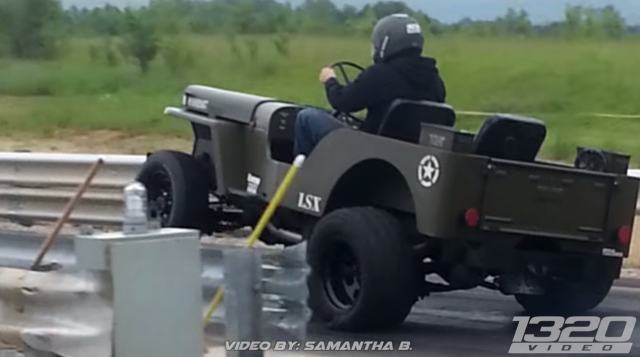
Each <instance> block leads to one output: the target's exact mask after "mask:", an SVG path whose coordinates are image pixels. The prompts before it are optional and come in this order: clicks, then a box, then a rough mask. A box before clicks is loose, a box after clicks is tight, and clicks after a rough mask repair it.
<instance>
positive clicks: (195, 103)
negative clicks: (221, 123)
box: [182, 85, 274, 124]
mask: <svg viewBox="0 0 640 357" xmlns="http://www.w3.org/2000/svg"><path fill="white" fill-rule="evenodd" d="M272 100H274V99H273V98H269V97H262V96H258V95H253V94H246V93H240V92H234V91H229V90H225V89H220V88H211V87H205V86H198V85H191V86H188V87H187V88H186V89H185V91H184V97H183V100H182V105H183V106H184V107H189V108H191V109H192V110H196V111H198V112H201V113H207V114H209V117H211V118H224V119H227V120H231V121H234V122H238V123H242V124H249V123H250V122H251V120H252V119H253V118H252V117H253V110H254V108H255V107H256V106H257V105H258V104H259V103H261V102H265V101H272Z"/></svg>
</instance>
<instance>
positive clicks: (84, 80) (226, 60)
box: [0, 36, 640, 163]
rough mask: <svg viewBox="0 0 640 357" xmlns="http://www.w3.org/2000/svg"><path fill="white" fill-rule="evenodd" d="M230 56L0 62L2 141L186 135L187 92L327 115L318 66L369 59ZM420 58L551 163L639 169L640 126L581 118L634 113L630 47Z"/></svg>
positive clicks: (344, 50)
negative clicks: (544, 131) (577, 154)
mask: <svg viewBox="0 0 640 357" xmlns="http://www.w3.org/2000/svg"><path fill="white" fill-rule="evenodd" d="M250 43H254V44H257V47H256V45H253V47H252V45H250ZM237 45H238V46H239V47H240V48H241V52H242V55H241V56H239V55H238V54H237V53H238V52H237V51H236V52H234V51H232V49H231V46H230V44H229V42H228V40H227V39H225V38H223V37H197V36H189V37H184V38H179V39H178V38H176V39H174V41H173V42H172V43H171V44H169V45H168V47H167V48H166V49H165V50H163V52H162V53H161V54H160V56H159V57H158V59H157V60H156V61H155V62H154V63H153V66H152V69H151V72H150V73H149V74H148V75H147V76H141V75H140V74H138V73H137V71H136V67H135V66H134V65H133V64H132V63H129V62H127V61H125V60H123V59H122V58H113V56H112V58H110V59H108V58H107V57H108V56H105V55H104V49H105V48H106V47H105V46H104V45H103V44H102V40H97V39H96V40H75V41H72V42H71V43H70V44H69V46H68V48H66V50H65V56H64V58H61V59H60V60H59V61H57V62H53V63H28V62H0V79H1V80H0V127H1V128H2V130H3V133H4V135H5V136H8V135H12V136H16V135H21V133H24V132H29V133H30V135H40V136H55V135H56V133H57V132H59V131H60V130H68V129H73V130H74V132H78V131H80V132H82V131H85V130H95V129H107V130H116V131H123V132H126V133H127V135H140V134H148V135H151V134H152V135H158V136H178V137H180V136H185V137H186V136H188V135H189V129H188V127H187V126H186V124H185V123H183V122H181V121H177V120H172V119H171V118H169V117H165V116H163V115H162V111H163V108H164V107H165V106H167V105H176V104H178V103H179V101H180V98H181V90H182V89H183V87H184V86H185V85H187V84H190V83H198V84H205V85H210V86H217V87H223V88H227V89H232V90H241V91H246V92H251V93H256V94H262V95H268V96H274V97H278V98H281V99H286V100H293V101H301V102H305V103H309V104H314V105H326V102H325V100H324V96H323V91H322V88H321V87H320V85H319V84H318V82H317V74H318V71H319V69H320V67H321V66H323V65H326V64H328V63H331V62H334V61H337V60H352V61H355V62H360V63H363V64H367V63H368V61H369V58H368V55H369V51H370V50H369V44H368V41H367V39H366V38H359V39H356V38H329V37H297V38H292V41H291V44H290V47H289V48H290V55H289V56H282V55H280V54H278V53H277V51H276V50H275V46H274V45H273V43H272V39H271V38H270V37H267V36H263V37H253V38H248V37H245V38H240V39H238V41H237ZM115 46H116V45H114V48H115ZM252 50H253V51H254V52H252ZM112 52H113V53H115V52H116V51H112ZM177 53H182V54H186V55H184V56H182V55H181V56H176V55H175V54H177ZM426 53H427V54H429V55H433V56H435V57H436V58H437V59H438V61H439V67H440V69H441V72H442V75H443V77H444V79H445V81H446V84H447V88H448V93H449V96H448V101H449V103H450V104H452V105H453V106H455V107H456V108H457V109H458V110H473V111H489V112H513V113H520V114H529V115H532V116H536V117H539V118H541V119H543V120H545V121H546V123H547V125H548V129H549V135H548V139H547V142H546V144H545V147H544V154H545V156H547V157H548V158H553V159H566V158H570V157H573V153H574V152H573V150H574V147H575V145H592V146H603V147H607V148H610V149H615V150H621V151H626V152H631V153H632V154H634V155H635V156H636V160H634V161H635V162H636V163H640V159H638V158H640V142H639V141H638V140H636V133H640V119H608V118H607V119H604V118H598V117H591V116H588V115H584V114H582V113H588V112H596V113H618V114H640V86H639V85H638V78H640V66H638V62H637V58H640V40H639V39H628V40H624V41H618V42H595V41H592V42H587V41H583V42H568V41H566V40H541V39H469V38H454V37H451V38H437V39H429V40H428V45H427V50H426ZM483 119H484V117H481V116H480V117H475V116H462V117H461V118H460V119H459V125H460V126H461V127H463V128H466V129H476V128H477V127H478V125H479V124H480V123H481V122H482V120H483ZM145 150H146V148H140V151H141V152H144V151H145Z"/></svg>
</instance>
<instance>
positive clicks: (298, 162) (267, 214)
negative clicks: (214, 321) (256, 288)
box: [202, 155, 305, 327]
mask: <svg viewBox="0 0 640 357" xmlns="http://www.w3.org/2000/svg"><path fill="white" fill-rule="evenodd" d="M304 160H305V156H304V155H298V156H297V157H296V159H295V160H294V161H293V165H291V168H289V171H287V174H286V175H285V176H284V179H283V180H282V182H281V183H280V186H279V187H278V189H277V190H276V193H275V195H273V198H272V199H271V202H269V205H267V209H265V210H264V212H263V213H262V216H261V217H260V220H259V221H258V224H257V225H256V227H255V229H254V230H253V231H252V232H251V235H250V236H249V239H248V240H247V244H246V245H245V247H246V248H252V247H253V245H254V244H255V243H256V241H257V240H258V238H259V237H260V235H262V231H264V228H265V227H266V226H267V223H269V220H270V219H271V217H272V216H273V214H274V213H275V211H276V208H277V207H278V205H279V204H280V201H282V199H283V198H284V195H285V193H286V192H287V190H288V189H289V186H290V185H291V182H293V178H294V177H295V176H296V174H297V173H298V170H299V169H300V167H302V164H303V163H304ZM223 295H224V287H223V286H221V287H220V288H219V289H218V291H217V292H216V295H215V296H214V297H213V299H212V300H211V303H210V304H209V308H208V309H207V313H206V314H205V316H204V320H203V322H202V323H203V325H204V326H205V327H206V326H207V324H208V323H209V320H211V316H213V313H214V312H215V311H216V309H217V308H218V306H219V305H220V302H222V296H223Z"/></svg>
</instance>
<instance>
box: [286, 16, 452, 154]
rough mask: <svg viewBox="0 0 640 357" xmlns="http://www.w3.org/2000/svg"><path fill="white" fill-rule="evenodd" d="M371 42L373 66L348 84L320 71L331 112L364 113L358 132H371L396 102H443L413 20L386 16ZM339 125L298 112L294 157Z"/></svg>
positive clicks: (318, 114) (325, 115) (316, 112)
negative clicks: (331, 108) (333, 110)
mask: <svg viewBox="0 0 640 357" xmlns="http://www.w3.org/2000/svg"><path fill="white" fill-rule="evenodd" d="M371 41H372V55H373V65H371V66H369V67H368V68H366V69H365V70H364V71H363V72H362V73H360V75H359V76H358V77H357V78H356V79H355V80H354V81H353V82H351V83H348V84H346V85H341V84H340V83H339V82H338V80H337V79H336V74H335V72H334V70H333V69H331V68H326V67H325V68H323V69H322V70H321V71H320V78H319V79H320V82H321V83H323V84H324V87H325V91H326V95H327V99H328V101H329V104H331V106H332V107H333V109H335V110H336V111H337V112H341V113H353V112H358V111H361V110H363V109H367V116H366V118H365V120H364V123H363V124H362V126H361V127H360V130H363V131H366V132H374V131H375V130H376V129H377V128H378V127H379V126H380V124H381V122H382V119H383V118H382V116H383V115H384V112H385V110H386V109H387V108H388V106H389V105H390V104H391V102H392V101H394V100H395V99H409V100H429V101H434V102H440V103H444V101H445V97H446V90H445V85H444V82H443V81H442V79H441V78H440V74H439V72H438V68H437V67H436V60H435V59H433V58H431V57H423V56H422V50H423V46H424V37H423V35H422V31H421V29H420V24H419V23H418V21H416V19H414V18H412V17H410V16H408V15H406V14H394V15H389V16H386V17H384V18H382V19H380V20H379V21H378V23H377V24H376V26H375V27H374V29H373V34H372V39H371ZM343 127H346V124H345V123H344V122H342V121H339V120H338V119H336V118H335V117H334V116H333V115H332V114H331V113H329V112H328V111H324V110H322V109H317V108H305V109H303V110H301V111H300V112H299V113H298V116H297V117H296V123H295V142H294V152H295V154H296V155H299V154H303V155H309V153H311V151H312V150H313V148H314V147H315V146H316V145H317V144H318V142H320V140H321V139H322V138H323V137H325V136H326V135H327V134H329V133H330V132H331V131H333V130H335V129H338V128H343Z"/></svg>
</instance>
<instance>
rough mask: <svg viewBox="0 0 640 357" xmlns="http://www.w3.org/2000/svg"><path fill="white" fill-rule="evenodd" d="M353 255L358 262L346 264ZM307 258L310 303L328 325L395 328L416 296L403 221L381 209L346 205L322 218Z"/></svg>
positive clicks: (353, 328) (347, 328) (349, 328)
mask: <svg viewBox="0 0 640 357" xmlns="http://www.w3.org/2000/svg"><path fill="white" fill-rule="evenodd" d="M341 258H343V259H341ZM350 258H351V261H353V262H354V264H353V267H352V268H347V267H346V266H347V265H348V264H347V263H348V261H350ZM308 261H309V265H310V266H311V274H310V276H309V294H310V301H309V304H310V307H311V309H312V311H313V313H314V317H315V318H317V319H319V320H321V321H323V322H325V323H326V324H327V326H328V327H329V328H330V329H333V330H342V331H352V332H356V331H371V330H383V329H390V328H393V327H395V326H397V325H399V324H401V323H402V322H403V321H404V320H405V319H406V317H407V315H408V314H409V312H410V311H411V308H412V307H413V304H414V303H415V301H416V299H417V296H418V294H417V289H416V287H417V286H419V284H418V282H419V281H418V280H417V275H418V274H417V272H418V270H417V269H416V263H415V260H414V259H413V251H412V249H411V245H410V242H409V241H408V239H407V237H406V235H405V234H404V231H403V229H402V226H401V224H400V222H399V221H398V220H397V219H396V218H395V217H393V216H392V215H391V214H389V213H387V212H385V211H383V210H380V209H376V208H371V207H354V208H344V209H339V210H336V211H333V212H331V213H329V214H328V215H326V216H325V217H323V218H322V219H321V220H320V221H319V222H318V223H317V224H316V226H315V227H314V229H313V231H312V233H311V237H310V239H309V243H308ZM341 262H342V263H343V264H341ZM339 266H344V269H338V267H339ZM350 272H354V274H353V275H354V276H355V278H354V277H350V276H349V273H350ZM349 282H354V283H353V284H351V283H349ZM349 284H350V286H348V285H349ZM356 285H358V286H356ZM354 286H356V287H355V288H354ZM355 291H358V292H357V293H356V292H355Z"/></svg>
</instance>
